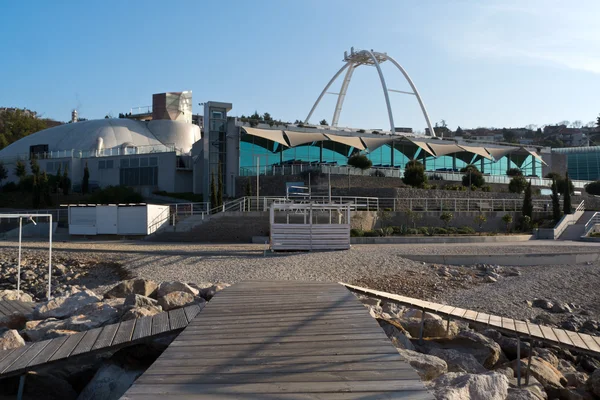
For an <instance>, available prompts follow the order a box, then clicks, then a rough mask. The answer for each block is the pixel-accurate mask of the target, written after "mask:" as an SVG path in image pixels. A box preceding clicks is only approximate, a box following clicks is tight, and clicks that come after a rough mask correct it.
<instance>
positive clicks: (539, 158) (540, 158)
mask: <svg viewBox="0 0 600 400" xmlns="http://www.w3.org/2000/svg"><path fill="white" fill-rule="evenodd" d="M522 149H523V150H525V151H526V152H528V153H529V154H531V155H532V156H534V157H535V158H537V159H538V160H540V161H541V162H542V163H543V164H544V165H548V164H546V163H545V162H544V160H542V156H540V155H539V154H538V153H537V152H536V151H533V150H529V149H526V148H525V147H522Z"/></svg>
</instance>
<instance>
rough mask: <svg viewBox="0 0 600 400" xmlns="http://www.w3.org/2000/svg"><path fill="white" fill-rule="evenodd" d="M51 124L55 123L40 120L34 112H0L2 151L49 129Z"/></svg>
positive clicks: (0, 145)
mask: <svg viewBox="0 0 600 400" xmlns="http://www.w3.org/2000/svg"><path fill="white" fill-rule="evenodd" d="M50 122H54V121H50V120H43V119H39V118H37V113H36V112H34V111H29V110H19V109H8V110H4V111H0V149H3V148H4V147H6V146H8V145H9V144H11V143H13V142H16V141H17V140H19V139H22V138H24V137H25V136H28V135H31V134H32V133H35V132H38V131H41V130H42V129H46V128H48V125H49V123H50ZM54 124H55V123H54Z"/></svg>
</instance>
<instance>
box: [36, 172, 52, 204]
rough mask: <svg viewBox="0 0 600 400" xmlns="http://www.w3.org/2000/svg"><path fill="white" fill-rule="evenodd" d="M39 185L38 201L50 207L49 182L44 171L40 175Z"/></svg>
mask: <svg viewBox="0 0 600 400" xmlns="http://www.w3.org/2000/svg"><path fill="white" fill-rule="evenodd" d="M39 186H40V189H39V190H40V203H41V204H42V205H44V206H45V207H50V206H51V205H52V196H51V195H50V183H49V181H48V174H47V173H46V171H44V172H42V174H41V175H40V180H39Z"/></svg>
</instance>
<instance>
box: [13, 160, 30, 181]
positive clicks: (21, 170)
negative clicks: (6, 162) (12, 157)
mask: <svg viewBox="0 0 600 400" xmlns="http://www.w3.org/2000/svg"><path fill="white" fill-rule="evenodd" d="M15 175H16V176H17V178H19V183H21V182H23V179H25V177H26V176H27V170H26V169H25V163H24V162H23V161H21V160H18V161H17V165H16V166H15Z"/></svg>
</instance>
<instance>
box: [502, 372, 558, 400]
mask: <svg viewBox="0 0 600 400" xmlns="http://www.w3.org/2000/svg"><path fill="white" fill-rule="evenodd" d="M525 382H526V381H525V378H523V377H522V378H521V387H520V388H519V387H518V386H519V382H518V379H517V378H516V376H515V375H513V376H511V377H510V379H509V380H508V383H509V385H510V387H511V388H514V389H517V390H519V391H525V392H529V395H527V394H525V393H520V395H521V396H522V398H525V399H529V398H532V399H535V400H546V399H547V398H548V394H547V393H546V390H544V386H542V384H541V383H540V382H539V381H538V380H537V379H535V378H534V377H533V376H530V377H529V384H526V383H525ZM510 391H511V390H510V389H509V392H510ZM517 394H518V392H517V393H514V394H513V397H514V398H515V399H518V398H519V397H516V396H517ZM527 396H528V397H527ZM509 398H510V396H509Z"/></svg>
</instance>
